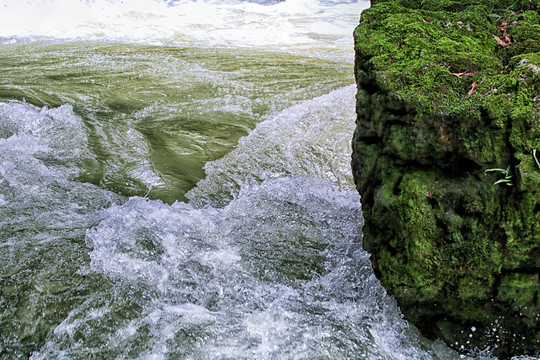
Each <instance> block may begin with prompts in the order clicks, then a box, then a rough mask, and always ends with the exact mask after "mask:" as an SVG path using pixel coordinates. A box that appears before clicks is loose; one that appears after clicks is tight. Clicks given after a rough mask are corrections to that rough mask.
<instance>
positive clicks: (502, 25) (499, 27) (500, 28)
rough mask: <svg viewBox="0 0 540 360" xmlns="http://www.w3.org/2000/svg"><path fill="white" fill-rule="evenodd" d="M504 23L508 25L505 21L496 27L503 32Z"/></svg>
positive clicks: (504, 28) (504, 29)
mask: <svg viewBox="0 0 540 360" xmlns="http://www.w3.org/2000/svg"><path fill="white" fill-rule="evenodd" d="M506 25H508V23H507V22H506V21H505V22H503V23H502V24H501V25H497V29H499V30H501V31H502V32H505V31H506ZM505 35H506V34H505Z"/></svg>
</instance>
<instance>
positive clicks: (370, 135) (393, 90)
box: [352, 0, 540, 358]
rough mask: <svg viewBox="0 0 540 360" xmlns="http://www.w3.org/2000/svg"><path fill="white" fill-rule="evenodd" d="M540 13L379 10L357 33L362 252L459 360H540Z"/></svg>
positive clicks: (533, 8)
mask: <svg viewBox="0 0 540 360" xmlns="http://www.w3.org/2000/svg"><path fill="white" fill-rule="evenodd" d="M539 10H540V1H538V0H530V1H528V0H518V1H512V2H509V1H501V0H498V1H497V0H492V1H489V0H473V1H469V2H460V1H453V0H388V1H385V0H372V6H371V8H369V9H367V10H365V11H364V12H363V13H362V15H361V20H360V25H359V26H358V27H357V28H356V30H355V33H354V36H355V51H356V61H355V74H356V80H357V85H358V93H357V115H358V120H357V128H356V132H355V135H354V139H353V157H352V166H353V173H354V176H355V181H356V184H357V188H358V191H359V192H360V194H361V196H362V206H363V213H364V217H365V227H364V248H365V249H366V250H367V251H368V252H370V253H371V255H372V263H373V268H374V270H375V274H376V275H377V277H378V278H379V279H380V281H381V283H382V285H383V286H384V287H385V288H386V289H387V290H388V292H389V293H390V294H391V295H393V296H394V297H395V298H396V300H397V302H398V304H399V306H400V307H401V309H402V311H403V313H404V315H405V318H406V319H408V320H409V321H410V322H411V323H413V324H414V325H416V326H417V327H418V328H419V329H420V330H421V331H422V332H423V333H424V334H426V335H427V336H428V337H432V338H440V339H442V340H444V341H445V342H446V343H447V344H449V345H450V346H452V347H453V348H455V349H456V350H458V351H460V352H470V351H473V350H474V349H479V350H483V349H486V348H489V349H490V350H491V351H492V353H493V354H494V355H496V356H498V357H499V358H509V357H511V356H512V355H517V354H529V355H538V354H540V305H539V295H540V285H539V278H540V16H539Z"/></svg>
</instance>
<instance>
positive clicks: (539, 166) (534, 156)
mask: <svg viewBox="0 0 540 360" xmlns="http://www.w3.org/2000/svg"><path fill="white" fill-rule="evenodd" d="M532 154H533V158H534V161H536V165H538V168H539V169H540V161H538V158H537V157H536V149H534V150H533V152H532Z"/></svg>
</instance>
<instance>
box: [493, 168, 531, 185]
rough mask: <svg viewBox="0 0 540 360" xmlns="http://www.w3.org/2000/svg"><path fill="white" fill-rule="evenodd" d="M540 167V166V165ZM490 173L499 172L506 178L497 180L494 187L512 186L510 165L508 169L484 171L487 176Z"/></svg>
mask: <svg viewBox="0 0 540 360" xmlns="http://www.w3.org/2000/svg"><path fill="white" fill-rule="evenodd" d="M539 166H540V165H539ZM488 172H498V173H501V174H503V175H504V178H502V179H499V180H497V181H496V182H494V183H493V185H497V184H505V185H508V186H512V185H513V184H512V175H511V174H510V165H508V167H507V168H506V169H499V168H496V169H487V170H485V171H484V175H487V173H488Z"/></svg>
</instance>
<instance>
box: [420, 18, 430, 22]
mask: <svg viewBox="0 0 540 360" xmlns="http://www.w3.org/2000/svg"><path fill="white" fill-rule="evenodd" d="M422 20H424V22H431V20H429V19H428V18H422Z"/></svg>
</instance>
